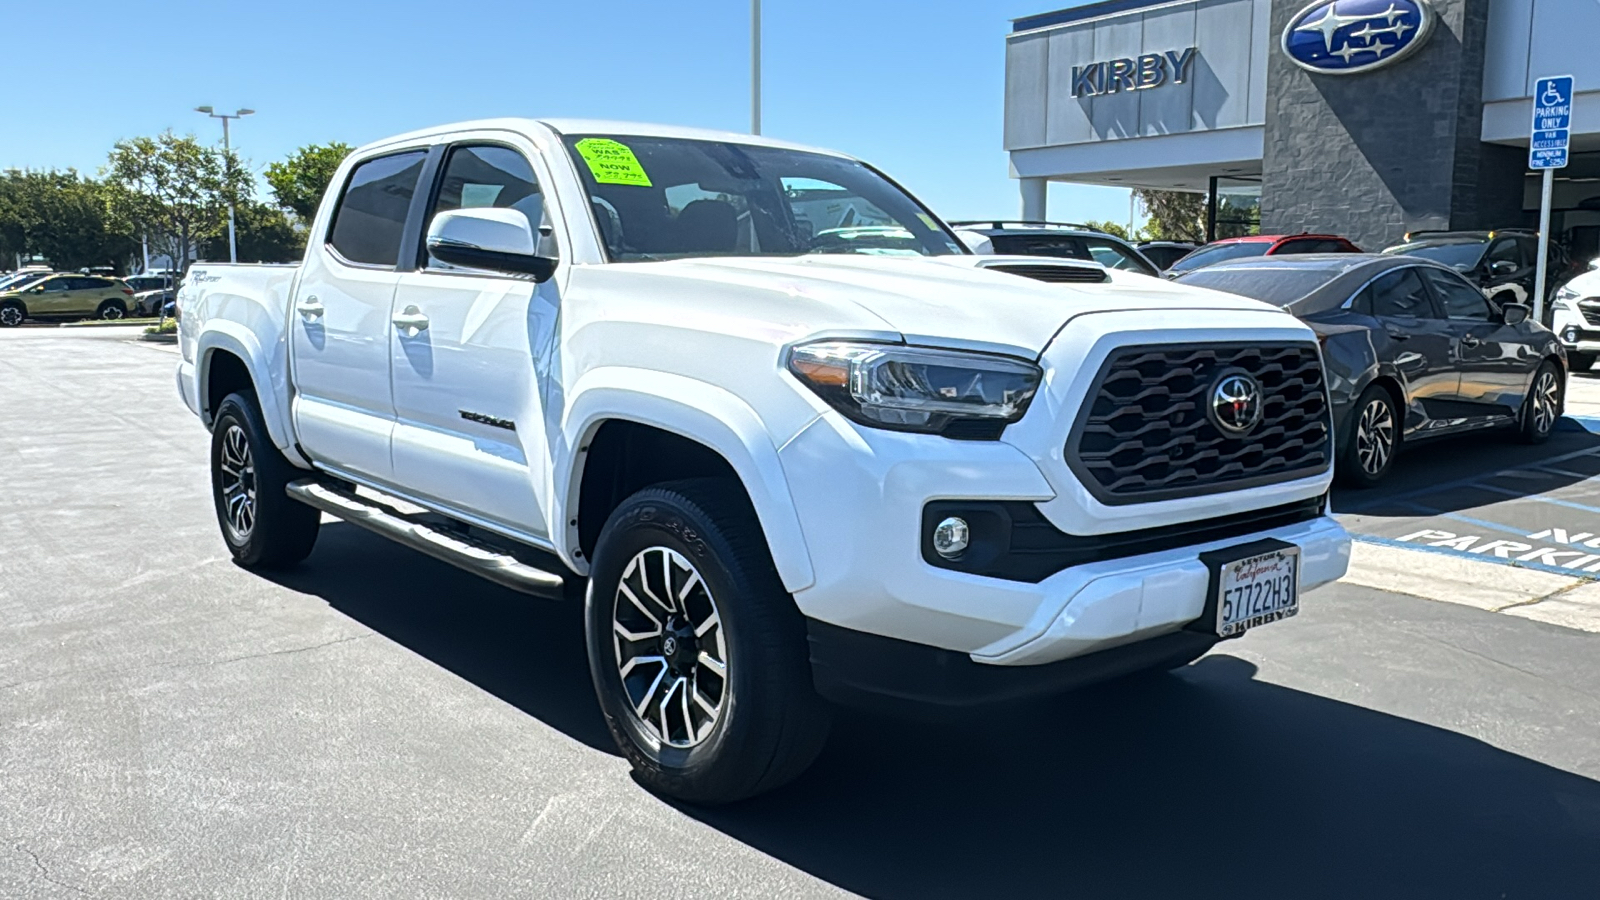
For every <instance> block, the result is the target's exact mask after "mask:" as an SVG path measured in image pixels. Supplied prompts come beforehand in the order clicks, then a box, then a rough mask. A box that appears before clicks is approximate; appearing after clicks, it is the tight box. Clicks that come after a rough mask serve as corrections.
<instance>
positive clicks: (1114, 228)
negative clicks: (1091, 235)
mask: <svg viewBox="0 0 1600 900" xmlns="http://www.w3.org/2000/svg"><path fill="white" fill-rule="evenodd" d="M1083 224H1085V225H1087V226H1089V227H1090V228H1093V229H1095V230H1096V231H1104V232H1105V233H1106V234H1109V235H1111V236H1112V237H1119V238H1122V239H1123V240H1128V227H1127V226H1126V225H1119V224H1117V223H1116V222H1111V221H1106V222H1095V221H1088V222H1085V223H1083Z"/></svg>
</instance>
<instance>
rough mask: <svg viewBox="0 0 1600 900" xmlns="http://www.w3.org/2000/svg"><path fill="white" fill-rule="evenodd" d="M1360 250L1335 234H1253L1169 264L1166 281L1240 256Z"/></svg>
mask: <svg viewBox="0 0 1600 900" xmlns="http://www.w3.org/2000/svg"><path fill="white" fill-rule="evenodd" d="M1360 252H1361V248H1360V247H1357V246H1356V245H1355V244H1352V243H1350V242H1349V241H1347V240H1345V239H1344V238H1342V237H1339V236H1338V235H1336V234H1253V235H1250V236H1249V237H1236V238H1224V239H1222V240H1220V241H1212V242H1211V243H1209V244H1206V245H1205V246H1204V247H1201V248H1200V249H1198V250H1196V251H1194V252H1193V253H1191V254H1189V255H1188V256H1185V257H1184V258H1183V259H1180V260H1178V261H1177V262H1175V263H1173V264H1172V267H1171V268H1169V269H1167V271H1166V275H1167V277H1168V278H1172V277H1176V276H1178V275H1181V274H1183V273H1184V272H1188V271H1191V270H1194V269H1198V268H1200V267H1201V266H1209V265H1211V264H1212V263H1215V262H1222V261H1223V260H1225V259H1238V258H1240V257H1243V256H1277V255H1280V254H1284V253H1360Z"/></svg>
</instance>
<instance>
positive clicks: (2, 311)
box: [0, 306, 22, 328]
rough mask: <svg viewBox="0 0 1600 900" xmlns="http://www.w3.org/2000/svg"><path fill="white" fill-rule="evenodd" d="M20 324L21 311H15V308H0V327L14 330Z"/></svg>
mask: <svg viewBox="0 0 1600 900" xmlns="http://www.w3.org/2000/svg"><path fill="white" fill-rule="evenodd" d="M21 324H22V310H20V309H17V308H16V307H15V306H7V307H4V308H0V325H5V326H6V327H7V328H15V327H16V326H18V325H21Z"/></svg>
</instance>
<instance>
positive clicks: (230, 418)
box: [211, 393, 322, 569]
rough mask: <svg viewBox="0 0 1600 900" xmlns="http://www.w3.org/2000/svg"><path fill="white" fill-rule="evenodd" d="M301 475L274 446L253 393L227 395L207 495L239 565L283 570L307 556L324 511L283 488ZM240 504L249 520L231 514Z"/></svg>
mask: <svg viewBox="0 0 1600 900" xmlns="http://www.w3.org/2000/svg"><path fill="white" fill-rule="evenodd" d="M241 447H242V448H243V450H242V453H241V449H240V448H241ZM241 463H242V464H241ZM235 473H238V474H235ZM303 475H304V473H302V472H301V471H300V470H299V469H296V468H295V467H294V466H292V465H290V464H289V461H288V460H286V459H284V458H283V454H281V453H279V452H278V448H277V447H275V446H273V444H272V438H271V436H270V435H269V434H268V433H267V426H266V423H265V422H264V421H263V420H262V418H261V410H260V408H259V407H258V406H257V405H256V399H255V397H254V396H253V395H251V394H249V393H236V394H229V395H228V396H227V397H226V398H225V399H224V400H223V401H222V405H221V406H219V407H218V409H217V418H216V421H215V422H214V423H213V425H212V429H211V498H212V501H213V505H215V507H216V510H217V525H218V527H220V528H221V529H222V539H223V540H224V541H225V542H226V543H227V545H228V552H229V553H231V554H233V559H234V561H235V562H237V563H238V564H239V565H241V566H244V567H245V568H248V569H256V568H261V569H273V568H286V567H288V566H292V565H294V564H295V563H298V562H300V561H301V560H303V559H305V558H306V557H307V556H308V555H310V553H311V548H312V547H313V546H315V545H316V542H317V530H318V528H319V527H320V526H321V521H322V515H321V514H320V513H319V512H317V510H315V509H313V508H312V507H310V506H307V505H305V504H303V503H299V502H296V501H294V500H291V499H289V495H288V494H287V493H285V492H284V488H285V487H286V486H287V485H288V484H289V482H291V481H293V480H295V479H296V478H299V477H302V476H303ZM236 488H237V489H236ZM241 493H242V494H243V495H244V496H243V498H242V499H241V496H240V494H241ZM241 506H243V507H245V508H247V509H248V511H249V513H250V516H249V520H248V522H247V523H245V522H240V521H236V520H235V517H234V516H231V515H230V510H232V511H235V512H237V511H238V510H239V509H240V507H241Z"/></svg>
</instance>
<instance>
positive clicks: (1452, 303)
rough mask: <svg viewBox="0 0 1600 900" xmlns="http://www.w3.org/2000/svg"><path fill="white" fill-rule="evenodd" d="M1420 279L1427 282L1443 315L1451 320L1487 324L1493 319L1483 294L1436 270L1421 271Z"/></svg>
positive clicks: (1463, 282) (1458, 279)
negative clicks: (1442, 310)
mask: <svg viewBox="0 0 1600 900" xmlns="http://www.w3.org/2000/svg"><path fill="white" fill-rule="evenodd" d="M1422 277H1424V278H1426V279H1427V280H1428V285H1429V286H1430V287H1432V288H1433V292H1434V294H1435V295H1437V296H1438V298H1439V305H1440V306H1442V307H1444V314H1445V315H1446V316H1447V317H1449V318H1452V319H1476V320H1478V321H1480V322H1487V321H1489V320H1490V319H1491V318H1493V313H1492V312H1491V311H1490V309H1489V301H1488V300H1485V299H1484V298H1483V292H1482V291H1480V290H1478V289H1477V288H1475V287H1473V286H1472V285H1470V284H1467V283H1466V282H1465V281H1462V280H1461V279H1460V278H1457V277H1455V276H1453V275H1451V274H1450V273H1449V272H1441V271H1439V270H1438V269H1424V270H1422Z"/></svg>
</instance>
